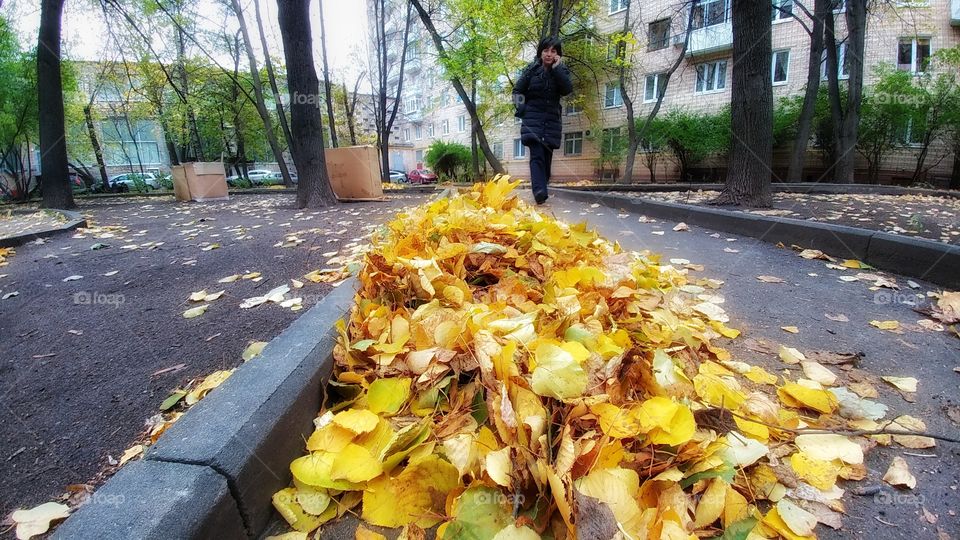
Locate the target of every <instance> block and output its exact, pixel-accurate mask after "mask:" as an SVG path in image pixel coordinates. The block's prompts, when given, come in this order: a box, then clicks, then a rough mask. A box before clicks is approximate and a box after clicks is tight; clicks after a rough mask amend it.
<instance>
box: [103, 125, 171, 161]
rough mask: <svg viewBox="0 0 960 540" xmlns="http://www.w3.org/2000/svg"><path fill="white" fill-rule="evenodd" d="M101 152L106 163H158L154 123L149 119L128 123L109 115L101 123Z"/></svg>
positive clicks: (158, 151) (158, 156)
mask: <svg viewBox="0 0 960 540" xmlns="http://www.w3.org/2000/svg"><path fill="white" fill-rule="evenodd" d="M100 126H101V129H102V132H103V154H104V160H105V161H106V162H107V164H108V165H131V166H132V165H134V164H135V163H139V164H142V165H155V164H158V163H160V145H159V143H158V142H157V136H156V133H157V129H156V124H155V123H154V122H153V121H150V120H140V121H134V122H130V123H128V122H127V121H126V120H124V119H123V118H122V117H110V118H109V119H108V120H105V121H103V122H102V123H101V124H100Z"/></svg>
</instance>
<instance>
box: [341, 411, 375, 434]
mask: <svg viewBox="0 0 960 540" xmlns="http://www.w3.org/2000/svg"><path fill="white" fill-rule="evenodd" d="M379 422H380V417H379V416H377V415H376V414H374V413H373V412H371V411H368V410H366V409H347V410H346V411H341V412H339V413H337V414H336V416H334V417H333V423H334V424H336V425H338V426H340V427H342V428H344V429H346V430H348V431H351V432H353V433H355V434H357V435H360V434H361V433H367V432H369V431H373V429H374V428H376V427H377V424H378V423H379Z"/></svg>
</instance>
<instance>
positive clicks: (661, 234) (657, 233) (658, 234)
mask: <svg viewBox="0 0 960 540" xmlns="http://www.w3.org/2000/svg"><path fill="white" fill-rule="evenodd" d="M650 234H655V235H657V236H663V235H664V234H665V233H664V231H650Z"/></svg>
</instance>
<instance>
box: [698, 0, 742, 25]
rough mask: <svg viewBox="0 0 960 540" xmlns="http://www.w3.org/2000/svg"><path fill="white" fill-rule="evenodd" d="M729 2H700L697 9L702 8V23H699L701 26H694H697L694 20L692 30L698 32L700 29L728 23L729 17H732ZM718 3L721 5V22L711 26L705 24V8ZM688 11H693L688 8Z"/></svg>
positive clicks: (717, 0)
mask: <svg viewBox="0 0 960 540" xmlns="http://www.w3.org/2000/svg"><path fill="white" fill-rule="evenodd" d="M730 1H731V0H704V1H702V2H700V3H699V4H698V5H697V7H698V8H703V21H700V24H701V26H696V25H697V24H698V22H697V21H696V20H694V23H693V24H694V26H693V29H694V30H700V29H702V28H710V27H711V26H717V25H720V24H724V23H726V22H729V21H730V18H731V15H732V13H731V12H730ZM718 2H722V3H723V20H721V21H719V22H716V23H713V24H707V6H708V5H709V4H715V3H718ZM690 9H693V8H690Z"/></svg>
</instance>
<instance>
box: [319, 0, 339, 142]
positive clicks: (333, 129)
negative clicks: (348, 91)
mask: <svg viewBox="0 0 960 540" xmlns="http://www.w3.org/2000/svg"><path fill="white" fill-rule="evenodd" d="M317 4H319V7H320V53H321V55H322V56H323V94H324V96H325V97H326V101H327V123H328V124H329V125H330V146H332V147H334V148H336V147H337V146H339V145H338V144H337V119H336V118H335V117H334V116H333V92H331V90H330V70H329V68H328V64H327V28H326V26H324V23H323V0H317Z"/></svg>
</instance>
